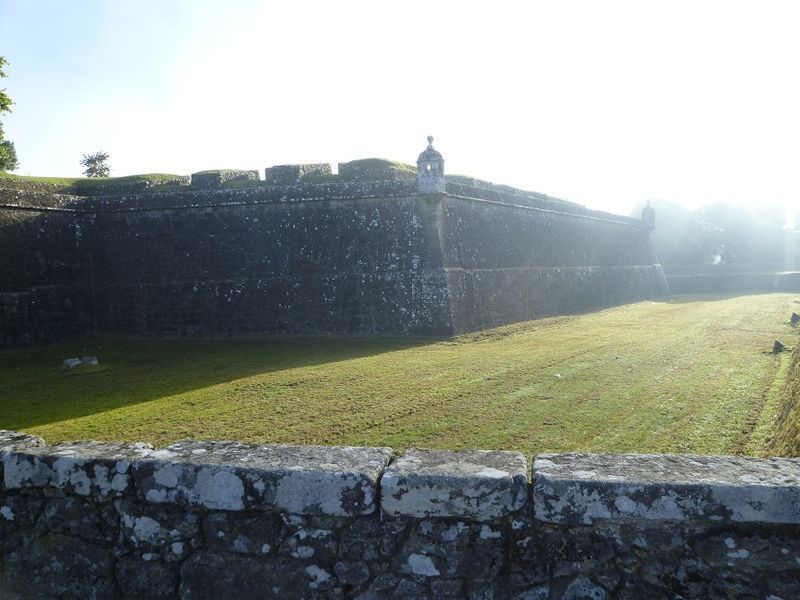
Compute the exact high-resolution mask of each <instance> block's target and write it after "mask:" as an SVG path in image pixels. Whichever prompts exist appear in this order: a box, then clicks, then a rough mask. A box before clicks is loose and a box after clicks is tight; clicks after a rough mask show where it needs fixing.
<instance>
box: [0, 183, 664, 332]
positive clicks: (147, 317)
mask: <svg viewBox="0 0 800 600" xmlns="http://www.w3.org/2000/svg"><path fill="white" fill-rule="evenodd" d="M184 187H186V186H184ZM476 189H477V188H476ZM415 190H416V183H415V182H414V181H410V182H398V181H355V182H347V183H341V182H339V183H301V184H297V185H293V186H268V185H261V184H258V185H255V186H254V187H245V188H241V189H225V188H222V189H213V190H212V189H208V190H194V191H186V190H180V191H175V190H173V191H164V192H158V193H141V194H127V195H107V196H96V197H77V196H69V195H59V194H47V193H43V192H38V191H30V190H27V191H26V190H3V191H0V250H2V253H0V323H2V324H3V332H2V334H0V345H2V346H13V345H23V344H29V343H44V342H48V341H54V340H57V339H59V338H61V337H63V336H65V335H69V334H72V333H81V332H87V331H110V332H122V333H136V334H165V335H174V334H179V335H184V334H189V335H194V334H210V333H211V334H236V333H251V332H253V333H315V334H316V333H365V334H374V333H400V334H404V333H414V334H423V335H444V336H448V335H453V334H456V333H461V332H465V331H473V330H475V329H481V328H486V327H493V326H497V325H503V324H506V323H511V322H514V321H518V320H525V319H531V318H537V317H541V316H547V315H552V314H556V313H558V312H580V311H583V310H592V309H594V308H598V307H606V306H612V305H614V304H621V303H625V302H632V301H637V300H640V299H643V298H654V297H658V296H661V295H664V294H665V293H666V288H665V286H664V281H663V277H662V275H661V271H660V269H659V268H658V267H657V266H653V263H654V262H655V256H654V255H653V251H652V246H651V245H650V241H649V238H648V231H647V230H646V229H645V228H643V227H641V225H640V224H638V223H637V222H633V221H630V220H625V219H624V218H623V217H619V218H612V217H613V215H606V216H604V217H602V218H601V217H598V216H593V215H591V214H588V213H587V214H580V213H577V212H559V211H556V210H550V209H543V208H540V207H535V206H524V205H521V204H514V203H510V202H499V201H496V200H487V199H481V198H469V197H462V196H452V195H449V194H417V193H416V191H415ZM503 193H505V192H503ZM563 204H564V206H566V203H563Z"/></svg>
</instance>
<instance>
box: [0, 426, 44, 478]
mask: <svg viewBox="0 0 800 600" xmlns="http://www.w3.org/2000/svg"><path fill="white" fill-rule="evenodd" d="M37 446H44V440H43V439H42V438H39V437H35V436H33V435H27V434H25V433H20V432H18V431H8V430H7V429H0V490H2V489H3V488H4V486H5V483H4V477H3V463H4V460H3V459H4V458H5V456H6V454H8V453H9V452H12V451H14V450H16V449H22V448H35V447H37Z"/></svg>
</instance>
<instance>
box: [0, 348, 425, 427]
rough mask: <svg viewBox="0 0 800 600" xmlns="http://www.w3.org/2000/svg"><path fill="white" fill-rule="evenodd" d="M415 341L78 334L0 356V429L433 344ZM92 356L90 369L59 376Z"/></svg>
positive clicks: (81, 415) (49, 420) (49, 421)
mask: <svg viewBox="0 0 800 600" xmlns="http://www.w3.org/2000/svg"><path fill="white" fill-rule="evenodd" d="M439 341H440V339H439V338H422V337H268V338H267V337H265V338H259V337H248V338H221V339H220V338H214V339H191V340H187V339H142V338H126V337H108V336H82V337H80V338H75V339H72V340H69V341H66V342H62V343H59V344H55V345H52V346H45V347H37V348H23V349H16V350H6V351H2V352H0V429H11V430H25V429H26V428H29V427H35V426H39V425H46V424H50V423H56V422H59V421H65V420H69V419H75V418H79V417H84V416H88V415H92V414H97V413H101V412H105V411H109V410H113V409H116V408H121V407H125V406H130V405H134V404H139V403H142V402H147V401H150V400H155V399H158V398H163V397H165V396H171V395H176V394H181V393H184V392H189V391H192V390H198V389H203V388H207V387H209V386H214V385H216V384H220V383H226V382H231V381H235V380H237V379H242V378H246V377H250V376H253V375H258V374H261V373H271V372H276V371H282V370H287V369H294V368H300V367H310V366H314V365H321V364H329V363H335V362H339V361H345V360H351V359H356V358H362V357H369V356H375V355H378V354H383V353H386V352H394V351H398V350H405V349H408V348H414V347H418V346H424V345H428V344H433V343H436V342H439ZM85 355H96V356H98V358H99V360H100V365H99V366H97V367H79V368H78V370H76V371H75V372H72V373H64V372H62V371H61V364H62V361H63V359H65V358H68V357H75V356H85Z"/></svg>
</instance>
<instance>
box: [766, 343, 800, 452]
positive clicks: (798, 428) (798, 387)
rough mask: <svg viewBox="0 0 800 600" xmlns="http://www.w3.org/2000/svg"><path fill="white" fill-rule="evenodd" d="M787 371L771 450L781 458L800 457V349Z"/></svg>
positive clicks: (797, 349) (797, 350)
mask: <svg viewBox="0 0 800 600" xmlns="http://www.w3.org/2000/svg"><path fill="white" fill-rule="evenodd" d="M787 371H788V375H787V377H786V382H785V384H784V386H783V387H782V389H781V390H780V406H779V408H778V416H777V425H776V427H775V432H774V435H773V436H772V437H771V439H770V446H769V449H770V451H771V453H773V454H777V455H779V456H800V347H797V348H795V351H794V353H793V355H792V360H791V364H790V365H789V367H788V368H787Z"/></svg>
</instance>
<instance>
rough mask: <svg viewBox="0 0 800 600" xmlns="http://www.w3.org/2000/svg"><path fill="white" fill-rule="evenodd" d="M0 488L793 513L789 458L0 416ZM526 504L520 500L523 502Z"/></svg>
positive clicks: (286, 500)
mask: <svg viewBox="0 0 800 600" xmlns="http://www.w3.org/2000/svg"><path fill="white" fill-rule="evenodd" d="M0 459H2V460H0V483H2V485H0V490H2V489H5V490H8V491H10V492H15V491H16V490H23V489H25V488H46V487H49V488H55V489H58V490H60V491H61V492H63V493H66V494H74V495H78V496H90V497H92V498H93V499H95V500H97V501H108V500H111V499H114V498H119V497H123V496H126V497H131V496H135V495H136V496H138V497H140V498H142V499H143V500H145V501H147V502H150V503H154V504H178V505H183V506H190V507H197V508H203V509H210V510H228V511H242V510H259V511H261V510H278V511H283V512H287V513H290V514H297V515H326V516H335V517H356V516H360V515H368V514H373V513H374V512H375V511H376V510H377V509H378V508H379V507H380V509H381V511H382V514H383V515H385V516H387V517H398V518H403V517H405V518H421V519H425V518H431V517H443V518H453V519H461V520H466V521H478V522H480V521H494V520H497V519H499V518H502V517H503V516H505V515H508V514H510V513H514V512H516V511H521V510H526V511H530V512H532V513H533V516H534V519H535V521H538V522H540V523H552V524H560V525H576V524H577V525H581V524H582V525H590V524H592V523H594V522H596V521H612V522H631V521H643V520H649V521H658V520H661V521H702V522H711V523H714V522H723V521H727V522H731V521H732V522H751V523H763V524H800V459H788V458H773V459H756V458H737V457H725V456H675V455H608V454H577V453H574V454H543V455H539V456H538V457H536V458H535V460H534V463H533V468H532V475H533V504H532V505H531V504H530V502H529V500H528V487H529V486H528V482H527V461H526V459H525V457H524V456H523V455H522V454H520V453H517V452H504V451H482V450H466V451H462V452H451V451H444V450H417V449H414V450H409V451H407V452H406V453H405V454H404V455H403V456H401V457H400V458H398V459H396V460H395V461H394V462H391V459H392V450H391V449H390V448H359V447H341V446H339V447H325V446H292V445H281V444H276V445H266V446H254V445H249V444H242V443H238V442H203V441H193V440H190V441H184V442H179V443H177V444H173V445H171V446H168V447H166V448H163V449H161V450H156V449H154V448H153V447H152V446H150V445H149V444H137V443H112V442H91V441H89V442H73V443H65V444H57V445H53V446H47V445H45V444H44V442H43V441H42V440H41V439H40V438H37V437H34V436H29V435H25V434H21V433H17V432H13V431H4V430H0ZM526 507H527V508H526Z"/></svg>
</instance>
